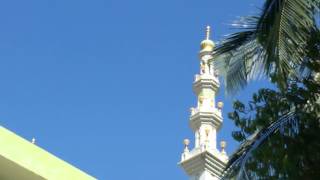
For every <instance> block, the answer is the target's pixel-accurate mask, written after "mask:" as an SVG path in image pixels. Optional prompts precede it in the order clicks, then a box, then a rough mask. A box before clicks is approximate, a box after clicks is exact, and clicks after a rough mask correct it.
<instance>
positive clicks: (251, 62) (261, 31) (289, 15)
mask: <svg viewBox="0 0 320 180" xmlns="http://www.w3.org/2000/svg"><path fill="white" fill-rule="evenodd" d="M319 1H320V0H266V2H265V5H264V7H263V9H262V12H261V14H260V16H258V17H256V16H252V17H244V18H241V19H240V21H238V22H236V23H235V24H236V25H237V26H238V27H239V26H240V30H242V31H240V32H237V33H234V34H231V35H230V36H228V37H227V38H226V39H224V40H223V41H222V43H220V45H219V46H218V47H217V48H216V50H215V52H214V55H215V56H218V57H223V58H217V59H218V60H216V61H215V62H214V63H215V65H216V67H217V68H218V70H219V72H220V71H221V72H224V73H223V74H224V76H225V81H226V89H227V91H228V92H229V93H230V92H231V93H232V92H235V91H237V90H239V89H241V88H243V87H244V86H245V85H246V84H247V83H248V82H249V81H250V80H251V79H254V78H258V77H261V74H263V75H275V76H276V77H277V81H276V82H277V83H278V85H280V86H281V87H285V85H286V81H287V79H288V77H289V76H288V75H292V76H298V75H299V74H298V73H297V72H298V71H297V67H299V65H300V64H301V62H302V61H303V59H304V57H305V55H306V51H307V50H306V45H307V42H308V40H309V38H310V34H311V33H310V32H311V31H312V30H314V29H316V28H317V27H316V23H315V13H316V12H318V5H319ZM239 61H240V62H239ZM257 67H259V68H260V69H259V68H257Z"/></svg>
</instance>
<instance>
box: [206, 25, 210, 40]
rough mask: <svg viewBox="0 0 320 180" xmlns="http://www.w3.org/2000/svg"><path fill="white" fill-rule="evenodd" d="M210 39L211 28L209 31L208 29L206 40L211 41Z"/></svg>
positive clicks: (208, 27) (208, 28)
mask: <svg viewBox="0 0 320 180" xmlns="http://www.w3.org/2000/svg"><path fill="white" fill-rule="evenodd" d="M209 39H210V26H207V29H206V40H209Z"/></svg>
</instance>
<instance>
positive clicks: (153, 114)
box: [0, 0, 262, 180]
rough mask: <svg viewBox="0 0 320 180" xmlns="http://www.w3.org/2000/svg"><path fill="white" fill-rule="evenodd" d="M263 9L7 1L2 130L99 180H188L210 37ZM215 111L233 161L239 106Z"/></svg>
mask: <svg viewBox="0 0 320 180" xmlns="http://www.w3.org/2000/svg"><path fill="white" fill-rule="evenodd" d="M261 2H262V1H259V0H246V1H239V0H224V1H216V0H202V1H195V0H159V1H154V0H135V1H130V0H120V1H119V0H105V1H103V0H90V1H89V0H86V1H85V0H50V1H46V0H30V1H25V0H20V1H18V0H10V1H1V2H0V24H1V28H0V85H1V88H0V124H1V125H3V126H5V127H7V128H8V129H10V130H12V131H14V132H16V133H17V134H19V135H21V136H23V137H24V138H26V139H31V138H32V137H36V139H37V144H38V145H39V146H41V147H43V148H44V149H46V150H48V151H49V152H52V153H53V154H55V155H57V156H58V157H60V158H62V159H64V160H66V161H67V162H70V163H71V164H73V165H75V166H77V167H79V168H80V169H82V170H84V171H86V172H88V173H89V174H91V175H93V176H95V177H97V178H99V179H101V180H128V179H132V180H163V179H169V180H171V179H172V180H180V179H181V180H182V179H186V175H185V174H184V172H183V171H182V170H181V169H180V168H179V167H178V166H177V162H178V161H179V160H180V154H181V152H182V150H183V145H182V140H183V139H184V138H185V137H188V138H193V134H192V133H191V130H190V129H189V126H188V116H189V108H190V107H192V106H194V104H195V96H194V94H193V93H192V88H191V87H192V81H193V76H194V74H195V73H197V72H198V67H199V64H198V63H199V60H198V58H197V56H198V50H199V43H200V41H201V40H202V39H203V37H204V27H205V26H206V25H207V24H209V25H211V26H212V28H213V30H214V32H213V34H214V35H213V36H214V40H220V39H222V37H223V35H225V34H228V33H230V32H231V31H230V26H229V25H228V24H230V23H232V21H233V20H235V19H237V17H238V16H240V15H248V14H253V13H254V12H257V7H259V6H260V4H261ZM260 85H261V83H260ZM257 87H258V86H257V85H256V84H254V85H252V86H250V87H248V88H247V89H245V90H244V91H242V92H240V93H239V95H240V96H241V97H242V99H248V97H249V96H251V93H252V92H253V91H255V89H257ZM218 100H224V101H225V108H224V112H225V114H224V118H225V119H224V126H223V128H222V129H221V131H220V133H219V140H220V139H225V140H227V142H228V148H227V150H228V153H229V154H230V153H231V152H232V151H234V150H235V148H236V146H237V144H236V143H235V142H234V141H233V140H232V138H231V131H232V130H233V129H234V126H233V125H232V122H230V120H228V119H227V117H226V112H228V111H231V101H232V100H233V97H229V98H227V99H224V93H223V89H222V90H221V92H220V95H219V97H218Z"/></svg>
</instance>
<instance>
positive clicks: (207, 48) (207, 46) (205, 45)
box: [201, 26, 215, 52]
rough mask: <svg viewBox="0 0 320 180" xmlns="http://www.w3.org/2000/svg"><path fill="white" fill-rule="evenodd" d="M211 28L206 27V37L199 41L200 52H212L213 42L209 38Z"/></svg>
mask: <svg viewBox="0 0 320 180" xmlns="http://www.w3.org/2000/svg"><path fill="white" fill-rule="evenodd" d="M210 34H211V28H210V26H207V28H206V39H205V40H203V41H202V42H201V52H212V51H213V49H214V46H215V45H214V42H213V41H212V40H210Z"/></svg>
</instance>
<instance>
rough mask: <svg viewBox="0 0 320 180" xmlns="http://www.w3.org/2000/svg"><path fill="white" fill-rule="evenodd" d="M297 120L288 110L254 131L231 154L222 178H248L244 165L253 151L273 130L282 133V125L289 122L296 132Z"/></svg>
mask: <svg viewBox="0 0 320 180" xmlns="http://www.w3.org/2000/svg"><path fill="white" fill-rule="evenodd" d="M297 121H298V119H297V116H296V115H295V114H294V113H293V112H290V113H288V114H286V115H284V116H282V117H281V118H279V120H277V121H275V122H274V123H272V124H271V125H270V126H269V127H267V128H265V129H262V130H260V131H257V132H256V133H254V134H253V135H252V136H251V137H249V138H248V139H247V140H246V141H245V142H243V143H242V144H241V146H240V148H239V149H238V150H237V151H236V152H235V153H234V154H233V155H232V156H231V158H230V160H229V162H228V164H227V167H226V168H225V171H224V174H223V178H222V179H230V178H236V179H243V178H244V177H245V179H248V178H247V176H248V175H247V172H246V167H245V166H246V162H247V161H248V160H249V158H251V157H252V153H253V151H255V150H256V149H258V148H259V147H260V146H261V145H262V144H263V143H264V142H266V140H267V139H268V138H270V136H272V135H273V134H274V133H275V132H277V131H280V133H282V132H283V129H284V126H287V125H289V124H290V125H291V127H294V128H293V131H294V132H295V133H297V130H298V123H297Z"/></svg>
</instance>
